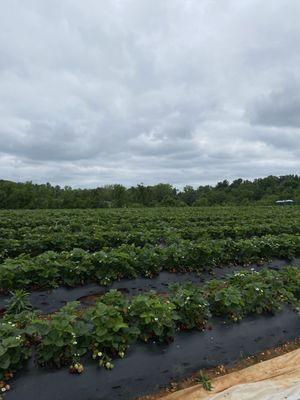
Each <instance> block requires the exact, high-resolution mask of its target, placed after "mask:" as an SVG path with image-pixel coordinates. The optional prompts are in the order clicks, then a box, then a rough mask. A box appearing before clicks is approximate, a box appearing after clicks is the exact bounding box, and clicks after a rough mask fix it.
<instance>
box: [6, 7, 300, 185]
mask: <svg viewBox="0 0 300 400" xmlns="http://www.w3.org/2000/svg"><path fill="white" fill-rule="evenodd" d="M299 20H300V1H299V0H263V1H262V0H1V9H0V172H1V173H0V179H1V178H2V179H11V180H17V181H25V180H32V181H34V182H38V183H39V182H40V183H42V182H43V183H45V182H51V183H53V184H61V185H72V186H74V187H94V186H101V185H104V184H108V183H123V184H125V185H134V184H137V183H140V182H144V183H145V184H153V183H158V182H169V183H172V184H174V185H176V186H178V187H182V186H184V185H185V184H192V185H195V186H197V185H201V184H207V183H210V184H214V183H216V182H217V181H219V180H223V179H229V180H232V179H235V178H237V177H242V178H255V177H262V176H266V175H270V174H273V175H284V174H290V173H294V174H295V173H299V172H300V23H299Z"/></svg>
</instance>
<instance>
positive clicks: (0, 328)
mask: <svg viewBox="0 0 300 400" xmlns="http://www.w3.org/2000/svg"><path fill="white" fill-rule="evenodd" d="M30 355H31V349H30V346H29V343H28V340H27V338H26V336H25V333H24V331H23V329H21V328H19V327H18V325H17V324H16V323H15V321H13V322H12V321H9V320H6V321H0V381H1V380H5V379H7V376H10V374H9V373H10V372H12V373H13V372H15V371H17V370H18V369H20V368H21V367H22V366H23V364H24V362H25V361H26V360H27V359H28V358H29V357H30Z"/></svg>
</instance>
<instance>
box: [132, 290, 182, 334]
mask: <svg viewBox="0 0 300 400" xmlns="http://www.w3.org/2000/svg"><path fill="white" fill-rule="evenodd" d="M128 313H129V316H130V317H131V319H132V320H133V322H134V323H135V324H136V326H137V327H138V328H139V330H140V338H141V339H142V340H143V341H145V342H148V341H149V340H152V341H159V342H164V341H166V342H168V341H171V340H172V339H173V336H174V328H175V325H174V320H176V316H175V305H174V304H173V303H171V302H170V301H169V300H167V299H164V298H163V297H159V296H157V295H156V294H155V293H150V294H145V295H138V296H135V297H134V298H133V299H132V302H131V303H130V305H129V306H128Z"/></svg>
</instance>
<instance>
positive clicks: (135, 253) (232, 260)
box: [0, 234, 300, 292]
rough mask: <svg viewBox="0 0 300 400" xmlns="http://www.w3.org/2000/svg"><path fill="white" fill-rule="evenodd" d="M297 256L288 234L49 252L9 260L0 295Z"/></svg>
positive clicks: (299, 246) (297, 244)
mask: <svg viewBox="0 0 300 400" xmlns="http://www.w3.org/2000/svg"><path fill="white" fill-rule="evenodd" d="M298 255H300V236H299V235H288V234H282V235H278V236H272V235H267V236H263V237H253V238H251V239H243V240H238V241H234V240H231V239H226V240H219V241H208V242H204V241H203V242H199V243H197V242H190V241H185V240H179V241H177V242H174V243H173V244H171V245H169V246H166V247H161V246H150V245H147V246H144V247H137V246H134V245H121V246H120V247H117V248H113V249H107V250H105V251H104V250H103V251H99V252H95V253H90V252H87V251H85V250H82V249H74V250H73V251H71V252H61V253H56V252H53V251H49V252H45V253H43V254H41V255H39V256H37V257H34V258H30V257H29V256H20V257H17V258H15V259H7V260H6V261H5V262H4V263H3V264H1V265H0V290H1V291H2V292H5V291H8V290H14V289H16V288H25V289H37V288H53V287H57V286H60V285H67V286H77V285H80V284H84V283H88V282H99V283H100V284H101V285H108V284H110V283H111V282H112V281H113V280H119V279H121V278H136V277H140V276H143V277H152V276H154V275H155V274H158V273H159V272H160V271H162V270H166V271H171V272H175V271H179V272H202V271H205V270H212V269H213V268H214V267H216V266H222V265H229V264H238V265H245V264H249V263H254V262H260V261H262V260H267V259H270V258H272V257H277V258H288V259H293V258H294V257H296V256H298Z"/></svg>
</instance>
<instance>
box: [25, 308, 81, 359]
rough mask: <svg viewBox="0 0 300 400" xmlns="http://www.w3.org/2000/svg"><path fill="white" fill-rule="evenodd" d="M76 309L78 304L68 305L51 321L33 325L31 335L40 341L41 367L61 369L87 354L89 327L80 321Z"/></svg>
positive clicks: (38, 351) (38, 355)
mask: <svg viewBox="0 0 300 400" xmlns="http://www.w3.org/2000/svg"><path fill="white" fill-rule="evenodd" d="M76 307H77V304H76V302H71V303H68V304H67V305H66V306H64V307H63V308H61V310H60V311H59V312H58V313H56V314H54V315H53V317H52V318H51V319H50V320H37V321H35V324H33V326H32V332H31V333H32V334H34V335H35V336H36V337H37V338H38V341H39V345H38V347H37V359H38V362H39V363H40V364H41V365H49V366H56V367H61V366H63V365H67V364H70V363H73V362H74V361H76V360H77V359H78V357H80V356H82V355H83V354H85V353H86V351H87V336H88V327H87V326H86V324H84V323H83V321H80V320H79V319H78V317H77V314H76V312H75V310H76Z"/></svg>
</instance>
